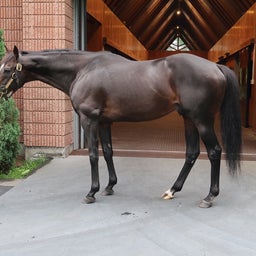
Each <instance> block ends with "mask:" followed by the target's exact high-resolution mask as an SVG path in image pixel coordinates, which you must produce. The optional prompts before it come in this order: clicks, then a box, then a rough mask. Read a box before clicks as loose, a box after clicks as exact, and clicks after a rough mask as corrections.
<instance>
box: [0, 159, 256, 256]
mask: <svg viewBox="0 0 256 256" xmlns="http://www.w3.org/2000/svg"><path fill="white" fill-rule="evenodd" d="M114 161H115V165H116V169H117V174H118V184H117V185H116V187H115V195H114V196H109V197H106V196H102V195H100V193H98V194H97V195H96V198H97V201H96V203H95V204H91V205H86V204H82V203H81V202H82V199H83V196H85V195H86V194H87V192H88V190H89V189H90V170H89V160H88V157H84V156H69V157H68V158H65V159H62V158H59V159H57V158H56V159H53V160H52V161H51V162H50V163H49V164H48V165H46V166H44V167H43V168H41V169H40V170H38V171H37V172H36V173H34V174H33V175H31V176H30V177H28V178H27V179H25V180H23V181H22V182H20V183H18V184H16V185H15V187H14V188H12V189H11V190H9V191H8V192H6V193H5V194H3V195H2V196H1V197H0V230H1V232H0V256H16V255H17V256H19V255H22V256H23V255H26V256H37V255H44V256H45V255H47V256H51V255H54V256H65V255H67V256H70V255H75V256H80V255H83V256H84V255H86V256H90V255H93V256H110V255H120V256H126V255H127V256H130V255H132V256H134V255H135V256H144V255H147V256H151V255H152V256H167V255H173V256H179V255H180V256H192V255H193V256H194V255H195V256H200V255H202V256H205V255H206V256H227V255H232V256H238V255H239V256H240V255H246V256H255V255H256V232H255V228H256V220H255V212H256V200H255V196H256V188H255V187H256V172H255V171H256V170H255V167H256V164H255V162H253V161H247V162H243V164H242V169H243V171H242V174H241V175H239V177H238V178H231V177H230V176H229V175H228V173H227V171H226V168H225V163H224V162H223V163H222V173H221V194H220V196H219V197H218V198H217V200H216V201H215V203H214V206H213V207H212V208H210V209H201V208H199V207H198V206H197V205H198V203H199V202H200V200H201V199H202V198H203V197H205V196H206V195H207V193H208V190H209V182H210V180H209V176H210V171H209V162H208V161H207V160H198V161H197V163H196V164H195V166H194V168H193V170H192V172H191V174H190V176H189V178H188V180H187V182H186V183H185V186H184V188H183V190H182V192H180V193H177V194H176V198H175V199H174V200H171V201H165V200H161V199H160V196H161V194H162V193H163V192H164V191H165V190H166V189H168V188H169V187H170V186H171V185H172V184H173V182H174V181H175V179H176V177H177V175H178V173H179V170H180V168H181V166H182V164H183V160H181V159H166V158H164V159H163V158H128V157H115V159H114ZM100 177H101V184H102V188H104V187H105V185H106V183H107V179H108V178H107V169H106V165H105V162H104V160H103V158H100Z"/></svg>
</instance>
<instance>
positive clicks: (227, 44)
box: [208, 3, 256, 62]
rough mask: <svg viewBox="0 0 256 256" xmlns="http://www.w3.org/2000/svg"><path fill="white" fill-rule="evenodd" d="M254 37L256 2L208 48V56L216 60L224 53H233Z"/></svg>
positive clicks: (255, 29)
mask: <svg viewBox="0 0 256 256" xmlns="http://www.w3.org/2000/svg"><path fill="white" fill-rule="evenodd" d="M255 37H256V3H255V4H254V5H253V6H252V7H251V8H250V9H249V10H248V11H247V12H246V13H245V14H244V15H243V16H242V17H241V18H240V19H239V20H238V22H237V23H236V24H235V25H234V26H233V27H232V28H231V29H230V30H229V31H228V32H227V33H226V34H225V35H224V36H223V37H222V38H221V39H220V40H219V41H218V42H217V43H216V44H215V45H214V46H213V47H212V48H211V49H210V51H209V53H208V58H209V59H210V60H212V61H215V62H217V61H218V59H219V57H221V56H224V55H225V54H226V53H230V54H232V53H235V52H237V51H238V50H239V49H241V48H243V47H245V46H246V44H249V42H250V40H251V39H253V38H255Z"/></svg>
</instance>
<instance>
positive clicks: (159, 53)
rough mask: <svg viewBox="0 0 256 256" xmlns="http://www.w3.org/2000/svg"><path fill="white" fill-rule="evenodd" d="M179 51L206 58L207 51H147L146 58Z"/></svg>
mask: <svg viewBox="0 0 256 256" xmlns="http://www.w3.org/2000/svg"><path fill="white" fill-rule="evenodd" d="M181 52H183V53H190V54H194V55H197V56H200V57H202V58H205V59H207V58H208V53H207V52H205V51H148V59H157V58H162V57H167V56H170V55H173V54H177V53H181Z"/></svg>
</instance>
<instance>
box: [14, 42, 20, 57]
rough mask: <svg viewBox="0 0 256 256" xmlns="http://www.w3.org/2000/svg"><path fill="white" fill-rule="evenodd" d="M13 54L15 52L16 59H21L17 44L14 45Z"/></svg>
mask: <svg viewBox="0 0 256 256" xmlns="http://www.w3.org/2000/svg"><path fill="white" fill-rule="evenodd" d="M13 54H14V56H15V58H16V60H18V59H19V49H18V47H17V46H16V45H14V47H13Z"/></svg>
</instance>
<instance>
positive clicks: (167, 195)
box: [161, 189, 174, 200]
mask: <svg viewBox="0 0 256 256" xmlns="http://www.w3.org/2000/svg"><path fill="white" fill-rule="evenodd" d="M161 198H162V199H164V200H170V199H173V198H174V194H173V192H171V190H170V189H169V190H167V191H166V192H164V193H163V194H162V196H161Z"/></svg>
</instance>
